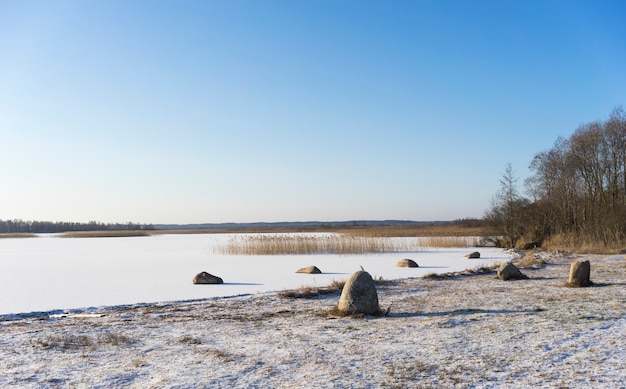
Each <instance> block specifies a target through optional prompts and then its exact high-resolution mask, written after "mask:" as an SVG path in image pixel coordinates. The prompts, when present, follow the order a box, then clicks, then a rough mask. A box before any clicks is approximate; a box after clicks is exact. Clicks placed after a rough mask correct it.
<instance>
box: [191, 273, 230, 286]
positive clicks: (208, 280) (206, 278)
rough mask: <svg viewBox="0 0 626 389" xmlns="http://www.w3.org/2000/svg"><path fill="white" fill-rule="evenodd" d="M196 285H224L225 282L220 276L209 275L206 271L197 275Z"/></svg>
mask: <svg viewBox="0 0 626 389" xmlns="http://www.w3.org/2000/svg"><path fill="white" fill-rule="evenodd" d="M193 283H194V284H223V283H224V280H222V279H221V278H220V277H218V276H214V275H213V274H209V273H207V272H205V271H203V272H201V273H198V274H196V276H195V277H194V278H193Z"/></svg>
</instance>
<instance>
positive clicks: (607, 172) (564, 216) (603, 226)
mask: <svg viewBox="0 0 626 389" xmlns="http://www.w3.org/2000/svg"><path fill="white" fill-rule="evenodd" d="M624 139H626V112H624V110H623V109H622V108H616V109H615V110H614V111H613V112H612V113H611V115H610V116H609V118H608V119H607V120H604V121H597V122H592V123H587V124H583V125H581V126H579V127H578V128H577V129H576V131H575V132H574V134H573V135H572V136H570V137H569V138H567V139H565V138H559V139H557V140H556V142H555V143H554V146H553V147H552V148H551V149H550V150H547V151H543V152H540V153H538V154H536V155H535V157H534V159H533V161H532V162H531V164H530V168H531V170H532V171H534V175H533V176H531V177H529V178H528V179H527V181H526V185H527V188H528V193H529V194H530V196H531V198H532V200H531V199H529V198H525V197H523V196H521V195H520V194H519V193H518V191H517V188H516V178H515V176H514V174H513V169H512V167H511V166H510V164H509V165H507V169H506V172H505V174H504V175H503V177H502V179H501V181H500V183H501V189H500V191H499V192H498V193H497V194H496V196H495V198H494V202H493V206H492V208H491V209H490V210H489V211H488V212H487V213H486V215H485V219H486V221H487V222H489V225H490V226H491V229H492V231H491V235H494V236H501V237H502V239H500V241H499V243H500V244H501V246H502V247H516V248H520V249H528V248H532V247H537V246H541V247H542V248H544V249H549V250H555V249H561V250H569V251H575V252H580V253H614V252H617V251H621V250H622V249H623V248H624V247H626V142H624Z"/></svg>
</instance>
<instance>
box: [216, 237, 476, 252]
mask: <svg viewBox="0 0 626 389" xmlns="http://www.w3.org/2000/svg"><path fill="white" fill-rule="evenodd" d="M477 243H478V238H475V237H461V236H458V237H454V236H453V237H421V238H408V237H405V238H398V237H377V236H353V235H350V234H254V235H248V234H241V235H235V236H233V237H232V238H230V240H229V241H228V242H227V243H226V244H224V245H221V246H216V247H215V248H214V251H215V253H216V254H225V255H287V254H290V255H306V254H367V253H401V252H415V251H420V250H422V249H423V248H432V247H475V246H476V245H477Z"/></svg>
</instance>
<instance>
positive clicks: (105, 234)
mask: <svg viewBox="0 0 626 389" xmlns="http://www.w3.org/2000/svg"><path fill="white" fill-rule="evenodd" d="M150 235H151V233H150V231H144V230H129V231H127V230H120V231H74V232H65V233H63V234H61V235H59V237H60V238H125V237H134V236H150Z"/></svg>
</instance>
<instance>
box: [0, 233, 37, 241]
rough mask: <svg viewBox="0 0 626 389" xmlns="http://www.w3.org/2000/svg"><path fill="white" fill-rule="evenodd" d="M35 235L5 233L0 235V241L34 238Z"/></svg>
mask: <svg viewBox="0 0 626 389" xmlns="http://www.w3.org/2000/svg"><path fill="white" fill-rule="evenodd" d="M35 237H37V235H36V234H31V233H30V232H5V233H2V234H0V239H15V238H35Z"/></svg>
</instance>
